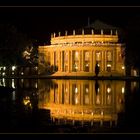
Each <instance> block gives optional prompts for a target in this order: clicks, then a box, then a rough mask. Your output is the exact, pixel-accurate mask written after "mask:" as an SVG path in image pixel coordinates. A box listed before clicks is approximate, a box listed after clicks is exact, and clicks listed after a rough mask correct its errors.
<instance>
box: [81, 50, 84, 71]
mask: <svg viewBox="0 0 140 140" xmlns="http://www.w3.org/2000/svg"><path fill="white" fill-rule="evenodd" d="M81 57H82V58H81V60H82V61H81V71H84V51H83V50H82V56H81Z"/></svg>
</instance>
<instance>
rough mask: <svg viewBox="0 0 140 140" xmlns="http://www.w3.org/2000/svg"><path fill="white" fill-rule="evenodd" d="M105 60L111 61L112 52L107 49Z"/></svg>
mask: <svg viewBox="0 0 140 140" xmlns="http://www.w3.org/2000/svg"><path fill="white" fill-rule="evenodd" d="M107 61H112V52H111V51H107Z"/></svg>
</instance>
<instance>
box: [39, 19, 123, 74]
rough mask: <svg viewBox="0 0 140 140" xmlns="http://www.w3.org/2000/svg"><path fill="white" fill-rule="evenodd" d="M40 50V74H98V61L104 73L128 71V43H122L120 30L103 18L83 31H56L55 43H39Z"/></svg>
mask: <svg viewBox="0 0 140 140" xmlns="http://www.w3.org/2000/svg"><path fill="white" fill-rule="evenodd" d="M97 25H101V27H99V29H100V28H101V29H100V30H99V29H97V28H96V26H97ZM108 27H109V28H108ZM68 33H69V34H68ZM38 52H39V74H51V75H54V76H94V75H95V65H96V64H98V66H99V69H100V71H99V75H100V76H110V75H112V76H123V75H125V65H124V57H123V52H124V44H122V43H119V35H118V30H117V29H115V27H112V26H109V25H107V24H104V23H102V22H100V21H96V22H95V23H94V24H93V26H91V27H90V28H83V29H81V30H80V32H79V30H78V31H77V30H73V31H72V33H71V32H68V31H65V34H64V35H62V33H60V32H59V33H58V34H55V33H54V34H53V35H52V36H51V45H47V46H39V48H38Z"/></svg>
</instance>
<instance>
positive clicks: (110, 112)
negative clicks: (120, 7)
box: [38, 80, 125, 125]
mask: <svg viewBox="0 0 140 140" xmlns="http://www.w3.org/2000/svg"><path fill="white" fill-rule="evenodd" d="M38 86H39V103H38V107H39V108H40V109H49V110H50V113H51V119H52V120H53V121H54V122H55V121H57V122H59V121H60V120H63V121H65V123H67V122H71V123H75V122H76V121H79V122H80V123H81V124H82V123H84V122H88V123H90V124H93V123H94V122H100V124H101V125H103V124H104V122H109V124H111V125H112V124H117V120H118V113H120V112H122V111H124V102H125V100H124V95H125V82H124V81H109V80H108V81H97V80H96V81H93V80H51V81H47V80H39V81H38Z"/></svg>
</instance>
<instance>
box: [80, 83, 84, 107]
mask: <svg viewBox="0 0 140 140" xmlns="http://www.w3.org/2000/svg"><path fill="white" fill-rule="evenodd" d="M80 93H81V94H80V95H81V96H80V99H81V101H80V103H81V105H83V82H82V83H81V91H80Z"/></svg>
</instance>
